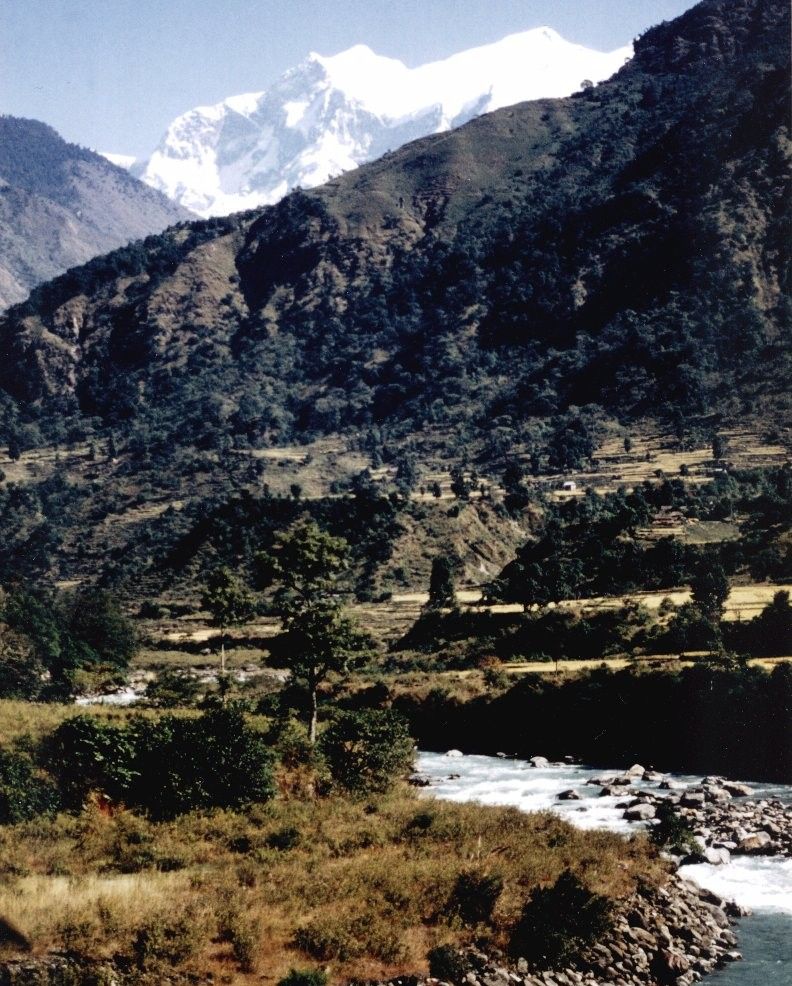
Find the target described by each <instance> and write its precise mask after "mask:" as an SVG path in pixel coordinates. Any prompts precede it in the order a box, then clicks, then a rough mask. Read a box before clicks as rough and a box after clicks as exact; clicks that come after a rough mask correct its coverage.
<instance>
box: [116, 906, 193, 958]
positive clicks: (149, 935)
mask: <svg viewBox="0 0 792 986" xmlns="http://www.w3.org/2000/svg"><path fill="white" fill-rule="evenodd" d="M205 931H206V929H205V928H204V927H203V924H202V922H201V921H199V920H198V919H197V917H196V916H195V915H194V914H192V913H190V912H185V913H183V914H180V915H177V916H176V917H171V916H169V915H166V914H161V915H156V916H154V917H152V918H150V919H149V920H148V921H147V922H146V923H145V924H144V925H142V926H141V927H140V928H138V930H137V932H136V934H135V939H134V941H133V943H132V952H133V955H134V959H135V963H136V964H137V966H138V968H140V969H151V968H156V967H157V966H160V965H169V966H176V965H179V964H180V963H181V962H184V961H185V960H186V959H188V958H190V956H192V955H195V954H196V952H198V950H199V949H200V947H201V945H202V943H203V941H204V940H205Z"/></svg>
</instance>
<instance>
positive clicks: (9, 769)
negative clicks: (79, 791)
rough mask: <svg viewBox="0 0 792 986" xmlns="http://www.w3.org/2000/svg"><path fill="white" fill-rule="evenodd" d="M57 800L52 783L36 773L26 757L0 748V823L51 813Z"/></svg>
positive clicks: (56, 806) (4, 823) (22, 820)
mask: <svg viewBox="0 0 792 986" xmlns="http://www.w3.org/2000/svg"><path fill="white" fill-rule="evenodd" d="M59 803H60V799H59V797H58V792H57V790H56V788H55V786H54V785H53V784H51V783H50V782H49V781H47V780H44V779H42V778H40V777H37V776H36V775H35V772H34V769H33V764H32V763H31V762H30V760H28V758H27V757H24V756H21V755H20V754H18V753H9V752H8V751H7V750H2V749H0V824H2V825H7V824H9V823H11V824H13V823H14V822H24V821H27V820H28V819H31V818H36V817H37V816H39V815H46V814H50V813H52V812H54V811H57V809H58V806H59Z"/></svg>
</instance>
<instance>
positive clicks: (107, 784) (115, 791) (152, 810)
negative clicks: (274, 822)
mask: <svg viewBox="0 0 792 986" xmlns="http://www.w3.org/2000/svg"><path fill="white" fill-rule="evenodd" d="M47 747H48V748H47V766H48V768H49V770H50V772H51V773H52V774H53V776H54V777H55V778H56V780H57V782H58V785H59V787H60V790H61V793H62V796H63V800H64V803H65V804H66V805H67V806H68V807H71V808H79V807H80V806H81V805H82V804H83V802H84V801H85V799H86V798H87V796H88V794H89V793H90V792H91V791H100V792H102V793H103V794H105V795H106V796H108V797H109V798H110V799H111V800H112V801H115V802H117V803H123V804H126V805H129V806H132V807H137V808H141V809H143V810H144V811H147V812H148V813H149V814H150V815H152V816H153V817H165V818H167V817H173V816H175V815H178V814H181V813H183V812H187V811H192V810H194V809H202V808H239V807H241V806H243V805H247V804H252V803H255V802H262V801H267V800H269V798H271V797H272V795H273V793H274V788H273V782H272V772H271V765H272V755H271V753H270V751H269V749H268V747H267V745H266V743H265V741H264V739H263V738H262V737H261V736H260V734H258V733H256V732H255V731H254V730H253V729H251V727H250V726H248V725H247V723H246V722H245V719H244V716H243V714H242V712H241V711H240V710H239V709H238V708H237V707H235V706H233V705H229V706H226V707H223V708H217V709H212V710H211V711H209V712H206V713H204V715H202V716H201V717H200V718H197V719H184V718H177V717H175V716H163V717H161V718H160V719H157V720H149V719H136V720H133V721H132V722H131V723H130V724H129V725H128V726H125V727H118V726H112V725H109V724H106V723H103V722H101V721H99V720H97V719H94V718H92V717H90V716H76V717H74V718H72V719H69V720H67V721H66V722H64V723H63V724H62V725H61V726H59V727H58V729H57V730H56V731H55V733H54V734H53V736H52V737H51V739H50V741H49V743H48V745H47Z"/></svg>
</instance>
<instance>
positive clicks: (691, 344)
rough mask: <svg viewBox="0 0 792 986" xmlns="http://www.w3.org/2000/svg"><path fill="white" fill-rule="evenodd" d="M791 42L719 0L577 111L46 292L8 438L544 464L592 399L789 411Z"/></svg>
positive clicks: (340, 187) (33, 321)
mask: <svg viewBox="0 0 792 986" xmlns="http://www.w3.org/2000/svg"><path fill="white" fill-rule="evenodd" d="M788 26H789V11H788V9H787V6H786V4H784V3H782V2H779V0H740V2H738V3H735V2H726V0H705V2H703V3H701V4H699V5H698V6H697V7H695V8H694V9H693V10H692V11H690V12H689V13H688V14H686V15H684V16H683V17H681V18H679V19H678V20H676V21H674V22H671V23H669V24H664V25H661V26H659V27H657V28H655V29H653V30H651V31H649V32H647V33H646V34H645V35H644V36H643V37H642V38H641V39H640V40H639V42H638V43H637V45H636V55H635V58H634V60H633V61H632V62H631V63H630V64H629V65H627V66H626V67H625V68H623V69H622V70H621V71H620V72H619V73H618V75H617V76H616V77H614V78H613V79H612V80H610V81H609V82H607V83H604V84H602V85H600V86H598V87H596V88H594V89H591V90H587V91H586V92H584V93H582V94H581V95H580V96H578V97H575V98H571V99H565V100H542V101H537V102H532V103H524V104H521V105H519V106H515V107H512V108H508V109H503V110H500V111H497V112H495V113H491V114H488V115H486V116H483V117H480V118H478V119H476V120H474V121H472V122H471V123H469V124H467V125H466V126H464V127H462V128H460V129H458V130H455V131H451V132H448V133H444V134H441V135H437V136H433V137H428V138H424V139H422V140H420V141H417V142H415V143H413V144H411V145H409V146H408V147H405V148H402V149H400V150H399V151H397V152H395V153H393V154H389V155H385V156H384V157H383V158H382V159H381V160H379V161H377V162H374V163H373V164H370V165H367V166H364V167H362V168H360V169H359V170H357V171H355V172H351V173H349V174H347V175H344V176H341V177H340V178H337V179H335V180H333V181H332V182H330V183H328V184H327V185H325V186H324V187H322V188H320V189H317V190H316V191H313V192H311V193H304V192H298V193H294V194H292V195H290V196H289V197H287V198H286V199H285V200H284V201H283V202H281V203H280V204H278V205H277V206H275V207H273V208H269V209H264V210H261V211H259V212H251V213H246V214H242V215H239V216H235V217H229V218H227V219H216V220H209V221H206V222H203V223H197V224H194V225H192V226H191V227H185V228H181V229H176V230H172V231H170V232H169V233H167V234H166V235H164V236H161V237H157V238H152V239H151V240H150V241H146V242H145V243H143V244H142V245H141V244H138V245H136V246H134V247H133V248H128V249H126V250H123V251H119V252H117V253H115V254H112V255H110V256H108V257H105V258H101V259H100V260H97V261H95V262H94V263H93V264H90V265H88V266H87V267H85V268H82V269H80V270H77V271H74V272H71V273H70V274H69V275H68V276H67V277H65V278H61V279H58V280H56V281H53V282H52V283H50V284H48V285H46V286H44V287H43V288H41V289H40V290H38V291H36V292H35V293H34V295H33V296H32V297H31V299H30V301H29V303H27V304H26V305H23V306H19V307H17V308H16V309H14V310H13V311H11V312H10V313H9V314H8V315H7V316H6V318H5V320H4V321H3V322H2V323H0V339H1V340H2V347H3V352H4V354H5V355H6V358H5V360H4V361H3V363H2V365H0V386H2V387H3V388H4V390H5V392H6V394H7V395H8V397H9V398H11V399H12V400H9V401H8V402H7V403H6V410H5V430H6V433H7V434H11V433H14V434H18V433H20V430H21V431H24V433H25V435H27V436H28V437H27V438H25V441H27V442H31V441H33V442H35V441H40V440H41V438H40V437H36V436H38V435H41V434H44V435H50V436H53V437H57V436H58V435H62V434H63V432H64V429H65V428H67V427H69V426H72V427H79V428H82V429H83V430H85V429H88V430H89V431H90V430H91V429H98V430H99V431H100V432H101V431H103V430H106V429H108V428H112V429H114V430H115V431H116V434H117V435H120V436H126V437H127V438H128V439H130V440H131V438H132V437H134V438H135V441H137V442H141V441H143V442H144V444H145V447H146V448H147V450H148V451H149V453H151V452H152V451H154V452H156V450H157V449H159V450H160V452H161V454H163V455H166V454H170V453H171V452H172V450H173V448H174V445H181V446H187V447H197V448H199V449H213V448H220V447H223V446H225V445H227V444H228V442H231V443H236V444H238V445H240V446H245V445H251V444H252V445H262V444H265V445H266V444H268V443H277V442H284V441H291V440H300V441H302V440H305V439H309V438H311V437H315V436H317V435H321V434H326V433H331V432H335V431H338V430H352V431H356V432H358V433H360V432H363V433H366V434H368V435H369V436H372V435H374V436H375V437H374V438H371V437H369V438H368V439H367V440H369V441H375V442H376V441H381V440H382V439H381V438H376V435H380V436H381V435H382V429H383V428H385V429H388V431H389V433H390V434H391V435H399V434H402V435H407V434H410V433H414V432H418V431H420V430H421V429H430V430H431V429H438V428H442V429H445V430H448V431H447V433H449V434H451V435H452V436H453V438H452V439H451V440H452V441H455V442H458V443H460V444H463V445H464V444H467V443H471V442H472V443H474V445H476V443H479V444H480V443H481V442H482V441H484V442H486V441H489V440H491V437H492V435H493V425H496V426H497V427H498V429H499V434H500V435H501V444H502V442H504V441H505V442H507V443H508V442H509V441H513V440H516V439H517V438H520V439H521V440H522V441H523V442H525V441H530V442H532V443H534V444H535V445H536V449H537V456H538V459H539V461H540V462H541V461H542V458H543V457H546V456H548V455H550V454H551V453H550V452H548V447H549V446H548V442H552V441H556V439H557V436H558V435H559V434H560V435H562V436H563V435H564V434H566V433H569V434H570V435H574V434H578V433H581V432H585V431H586V428H587V427H589V424H590V422H588V423H587V420H584V419H585V415H584V416H583V418H584V419H581V416H580V415H579V414H578V412H577V411H576V410H575V409H576V408H578V407H580V406H582V405H597V407H598V410H591V411H589V412H587V414H588V415H589V417H591V415H594V416H596V415H597V414H601V413H603V412H604V413H607V414H612V415H617V416H619V417H621V418H622V419H623V420H634V419H637V418H641V417H646V416H656V415H661V416H663V417H665V418H666V419H667V420H670V421H671V422H672V423H673V426H674V427H675V428H676V429H677V430H678V431H679V432H680V433H681V434H683V433H684V431H685V428H686V427H688V426H689V424H690V423H691V422H693V423H695V421H696V420H697V419H701V418H702V416H705V415H708V414H712V413H713V412H717V413H719V414H721V415H727V416H732V417H734V416H735V415H741V414H748V415H754V416H755V415H756V414H758V413H761V412H763V411H767V410H768V409H772V412H773V414H774V416H775V417H776V419H777V420H780V418H781V416H782V413H783V407H784V391H785V389H786V382H787V380H788V377H786V376H785V375H784V374H785V363H784V360H785V359H786V358H787V356H788V348H787V347H788V337H787V335H786V334H787V333H788V328H789V320H788V307H787V306H788V287H789V280H788V277H789V274H788V266H789V265H788V260H789V252H788V238H787V233H788V213H787V210H788V203H789V196H788V178H789V157H788V148H789V144H788V126H787V106H786V101H787V88H788V80H789V49H788V43H787V33H786V32H787V29H788ZM20 407H21V409H22V412H21V416H20ZM69 423H71V425H70V424H69ZM553 436H556V438H554V437H553Z"/></svg>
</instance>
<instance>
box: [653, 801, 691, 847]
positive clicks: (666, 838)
mask: <svg viewBox="0 0 792 986" xmlns="http://www.w3.org/2000/svg"><path fill="white" fill-rule="evenodd" d="M649 838H650V839H651V840H652V842H653V843H654V844H655V845H656V846H659V847H660V848H661V849H667V850H668V851H669V852H676V853H686V852H688V851H689V850H690V849H691V847H692V846H693V830H692V829H691V828H690V827H689V826H688V825H687V824H686V823H685V821H684V819H682V818H681V817H680V816H679V815H678V814H677V812H676V811H674V806H673V805H669V804H660V805H658V808H657V823H656V824H655V825H653V826H652V827H651V829H650V830H649Z"/></svg>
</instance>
